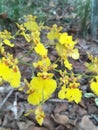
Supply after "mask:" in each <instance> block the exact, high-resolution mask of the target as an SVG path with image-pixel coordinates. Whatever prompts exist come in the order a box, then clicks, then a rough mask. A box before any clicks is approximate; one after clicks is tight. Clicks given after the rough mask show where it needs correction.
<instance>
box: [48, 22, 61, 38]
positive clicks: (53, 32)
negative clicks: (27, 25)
mask: <svg viewBox="0 0 98 130" xmlns="http://www.w3.org/2000/svg"><path fill="white" fill-rule="evenodd" d="M61 30H62V27H57V25H56V24H54V25H53V26H52V27H51V28H50V32H49V33H48V34H47V38H48V39H49V40H55V39H59V36H60V31H61Z"/></svg>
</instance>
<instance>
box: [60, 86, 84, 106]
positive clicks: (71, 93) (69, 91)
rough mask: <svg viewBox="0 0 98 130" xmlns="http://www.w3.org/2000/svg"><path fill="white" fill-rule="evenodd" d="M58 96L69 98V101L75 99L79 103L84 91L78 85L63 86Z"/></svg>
mask: <svg viewBox="0 0 98 130" xmlns="http://www.w3.org/2000/svg"><path fill="white" fill-rule="evenodd" d="M58 97H59V98H60V99H67V100H68V101H69V102H70V101H75V102H76V103H77V104H78V103H79V102H80V101H81V98H82V91H81V90H79V89H78V88H77V87H75V88H70V87H65V86H63V87H62V89H61V90H60V91H59V93H58Z"/></svg>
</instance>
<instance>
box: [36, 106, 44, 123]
mask: <svg viewBox="0 0 98 130" xmlns="http://www.w3.org/2000/svg"><path fill="white" fill-rule="evenodd" d="M35 115H36V116H35V118H36V120H37V122H38V124H39V125H42V123H43V120H44V117H45V114H44V111H43V110H42V108H41V107H40V106H39V107H37V109H36V110H35Z"/></svg>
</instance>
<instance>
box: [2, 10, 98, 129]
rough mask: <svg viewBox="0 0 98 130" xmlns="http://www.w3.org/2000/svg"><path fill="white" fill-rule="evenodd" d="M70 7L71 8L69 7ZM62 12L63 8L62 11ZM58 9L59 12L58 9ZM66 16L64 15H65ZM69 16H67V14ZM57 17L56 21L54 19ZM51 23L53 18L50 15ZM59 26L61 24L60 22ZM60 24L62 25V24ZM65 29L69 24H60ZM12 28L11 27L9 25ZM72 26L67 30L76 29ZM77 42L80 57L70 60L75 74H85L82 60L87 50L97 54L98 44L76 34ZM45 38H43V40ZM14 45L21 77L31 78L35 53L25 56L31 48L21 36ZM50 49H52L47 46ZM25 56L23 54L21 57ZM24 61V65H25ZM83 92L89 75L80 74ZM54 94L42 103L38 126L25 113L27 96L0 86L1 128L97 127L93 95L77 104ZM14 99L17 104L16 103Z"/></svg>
mask: <svg viewBox="0 0 98 130" xmlns="http://www.w3.org/2000/svg"><path fill="white" fill-rule="evenodd" d="M71 9H73V8H71ZM61 11H62V10H61ZM58 12H60V11H59V10H58ZM65 15H66V16H65ZM63 17H65V18H66V17H67V11H66V10H65V12H63V13H62V16H60V17H58V16H57V17H56V18H57V19H58V21H59V20H60V19H61V20H62V18H63ZM67 18H68V17H67ZM57 19H56V20H57ZM52 20H54V22H55V19H54V17H53V19H52ZM59 25H60V23H59ZM62 25H63V24H62ZM63 26H65V27H64V30H65V31H66V30H69V26H67V25H63ZM12 28H13V26H12ZM75 29H76V27H75V28H74V26H72V28H71V30H69V31H70V34H71V31H72V30H74V31H77V30H75ZM72 33H73V35H74V36H75V39H77V41H78V44H77V45H76V46H77V48H78V49H79V52H80V58H79V60H75V61H73V60H72V64H73V68H74V71H75V72H76V73H85V71H86V68H85V65H84V64H85V62H86V61H87V60H88V58H87V52H89V53H90V54H92V55H94V56H97V57H98V43H97V42H96V41H92V40H91V38H90V36H89V38H87V39H84V38H79V37H78V35H75V34H74V32H72ZM43 40H44V39H43ZM14 43H15V47H14V48H13V49H12V48H11V49H10V50H9V51H10V52H11V53H13V54H14V56H15V57H17V58H18V59H21V62H20V63H19V68H20V70H21V74H22V80H23V79H27V80H28V81H30V80H31V76H32V66H28V65H29V64H30V63H31V64H32V62H34V61H35V60H36V57H35V55H34V54H29V55H26V54H27V53H28V51H29V49H30V47H31V46H30V45H29V44H28V43H27V42H26V41H25V40H24V39H23V38H21V37H17V38H16V39H15V41H14ZM50 50H52V49H50ZM49 54H50V58H51V59H55V58H56V55H55V54H54V52H52V51H51V52H49ZM23 55H25V57H22V56H23ZM24 63H26V64H24ZM80 88H82V90H83V93H84V92H90V88H89V78H88V77H83V78H82V80H81V86H80ZM56 95H57V94H56V92H55V94H54V95H53V96H52V97H51V98H50V99H48V100H47V101H46V102H45V103H44V105H43V110H44V112H45V119H44V122H43V124H42V126H39V125H38V123H37V122H36V120H35V117H34V115H33V114H31V115H28V116H24V114H25V113H27V112H28V110H30V109H33V108H35V107H34V106H32V105H30V104H28V102H27V96H26V94H25V93H24V92H19V91H18V90H17V89H14V90H13V89H12V88H11V87H10V86H9V85H8V84H4V85H3V86H0V130H98V104H97V105H96V104H95V100H94V97H92V98H85V97H84V96H83V98H82V101H81V102H80V103H79V104H76V103H74V102H68V101H67V100H60V99H58V98H57V96H56ZM16 100H17V104H15V103H16V102H15V101H16ZM16 108H17V114H18V119H17V120H16V119H15V118H14V111H15V109H16Z"/></svg>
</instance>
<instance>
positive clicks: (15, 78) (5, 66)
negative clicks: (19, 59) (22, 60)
mask: <svg viewBox="0 0 98 130" xmlns="http://www.w3.org/2000/svg"><path fill="white" fill-rule="evenodd" d="M10 58H11V57H10ZM12 62H14V61H12ZM12 62H11V61H10V60H9V59H5V58H4V57H3V58H2V59H1V60H0V77H1V78H2V79H3V80H4V81H6V82H8V83H10V85H11V86H12V87H15V88H17V87H19V86H20V80H21V74H20V71H19V68H18V67H17V66H14V63H13V64H12ZM15 62H16V60H15Z"/></svg>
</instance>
